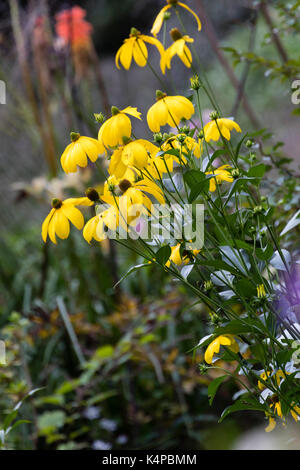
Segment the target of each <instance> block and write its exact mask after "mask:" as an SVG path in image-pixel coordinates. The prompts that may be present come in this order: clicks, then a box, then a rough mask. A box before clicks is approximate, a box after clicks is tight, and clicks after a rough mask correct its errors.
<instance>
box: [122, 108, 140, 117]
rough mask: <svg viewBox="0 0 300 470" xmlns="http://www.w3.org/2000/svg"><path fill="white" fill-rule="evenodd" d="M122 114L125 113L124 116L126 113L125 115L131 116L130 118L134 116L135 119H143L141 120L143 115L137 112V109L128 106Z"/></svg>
mask: <svg viewBox="0 0 300 470" xmlns="http://www.w3.org/2000/svg"><path fill="white" fill-rule="evenodd" d="M120 112H121V113H123V114H124V113H125V114H130V116H133V117H135V118H137V119H142V118H141V114H142V113H140V112H139V111H138V110H137V108H133V107H132V106H127V108H125V109H122V110H121V111H120Z"/></svg>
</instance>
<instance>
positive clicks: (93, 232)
mask: <svg viewBox="0 0 300 470" xmlns="http://www.w3.org/2000/svg"><path fill="white" fill-rule="evenodd" d="M99 223H101V221H100V217H99V215H95V216H94V217H92V218H91V219H90V220H89V221H88V222H87V223H86V224H85V226H84V229H83V232H82V235H83V238H84V239H85V240H86V241H87V242H88V243H90V242H91V240H92V239H93V238H94V239H95V240H96V241H98V242H101V241H102V239H100V238H99V237H98V235H97V226H98V224H99Z"/></svg>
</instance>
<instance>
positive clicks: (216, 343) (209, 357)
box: [204, 335, 239, 364]
mask: <svg viewBox="0 0 300 470" xmlns="http://www.w3.org/2000/svg"><path fill="white" fill-rule="evenodd" d="M221 346H227V347H228V348H229V349H230V350H231V351H233V352H238V350H239V347H238V344H237V342H236V340H235V338H234V336H232V335H221V336H218V337H217V338H215V339H214V340H213V341H212V342H211V343H210V345H209V346H208V348H207V349H206V351H205V354H204V359H205V361H206V362H207V364H211V363H212V361H213V357H214V354H218V353H219V352H220V347H221Z"/></svg>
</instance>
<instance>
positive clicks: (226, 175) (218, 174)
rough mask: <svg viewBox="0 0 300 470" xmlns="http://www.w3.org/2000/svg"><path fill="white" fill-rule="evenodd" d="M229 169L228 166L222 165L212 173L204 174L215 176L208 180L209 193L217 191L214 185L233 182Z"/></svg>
mask: <svg viewBox="0 0 300 470" xmlns="http://www.w3.org/2000/svg"><path fill="white" fill-rule="evenodd" d="M230 168H231V166H230V165H222V166H220V167H219V168H216V169H215V170H213V171H207V172H206V173H205V174H206V175H215V177H214V178H210V180H209V190H210V191H211V192H214V191H215V190H216V189H217V185H216V183H217V184H221V183H222V181H228V182H229V183H232V182H233V176H232V175H231V173H230V171H228V170H229V169H230Z"/></svg>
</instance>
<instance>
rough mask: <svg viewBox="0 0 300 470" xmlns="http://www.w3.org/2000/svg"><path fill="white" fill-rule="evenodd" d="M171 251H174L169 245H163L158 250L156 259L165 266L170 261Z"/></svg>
mask: <svg viewBox="0 0 300 470" xmlns="http://www.w3.org/2000/svg"><path fill="white" fill-rule="evenodd" d="M171 253H172V250H171V248H170V247H169V245H165V246H162V247H161V248H160V249H159V250H158V251H157V252H156V255H155V259H156V260H157V261H158V262H159V263H160V264H162V265H163V266H164V265H165V264H166V262H167V261H168V259H169V258H170V256H171Z"/></svg>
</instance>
